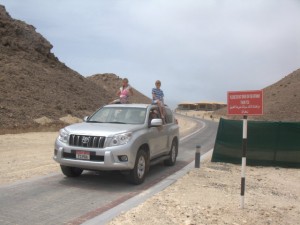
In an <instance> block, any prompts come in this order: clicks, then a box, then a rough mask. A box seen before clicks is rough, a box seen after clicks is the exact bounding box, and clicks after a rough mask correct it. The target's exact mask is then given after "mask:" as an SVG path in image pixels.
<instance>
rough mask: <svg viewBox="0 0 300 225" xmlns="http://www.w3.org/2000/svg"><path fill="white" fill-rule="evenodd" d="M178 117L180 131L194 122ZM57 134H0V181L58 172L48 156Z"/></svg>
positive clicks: (189, 129) (193, 126)
mask: <svg viewBox="0 0 300 225" xmlns="http://www.w3.org/2000/svg"><path fill="white" fill-rule="evenodd" d="M63 119H66V118H63ZM67 119H68V118H67ZM41 121H42V122H45V119H43V118H41ZM68 121H70V119H68ZM178 121H179V127H180V135H185V134H187V133H188V132H190V131H192V130H193V129H194V128H195V126H196V125H195V123H194V122H192V121H190V120H186V119H183V118H181V117H178ZM57 136H58V132H31V133H24V134H6V135H0V171H1V173H0V185H1V184H8V183H13V182H16V181H19V180H24V179H28V178H32V177H37V176H42V175H47V174H50V173H55V172H60V168H59V165H58V164H57V163H55V162H54V160H53V159H52V156H53V151H54V142H55V139H56V137H57Z"/></svg>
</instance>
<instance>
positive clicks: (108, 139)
mask: <svg viewBox="0 0 300 225" xmlns="http://www.w3.org/2000/svg"><path fill="white" fill-rule="evenodd" d="M178 142H179V127H178V124H177V120H176V119H175V118H174V116H173V113H172V111H171V110H170V109H169V108H168V107H165V118H164V119H161V116H160V114H159V110H158V109H157V106H156V105H146V104H124V105H122V104H116V105H107V106H104V107H103V108H100V109H99V110H98V111H96V112H95V113H94V114H93V115H91V116H89V117H85V119H84V122H82V123H78V124H73V125H70V126H67V127H65V128H63V129H61V130H60V133H59V136H58V138H57V139H56V142H55V149H54V157H53V159H54V160H55V161H56V162H58V163H59V164H60V167H61V170H62V172H63V174H64V175H66V176H68V177H77V176H80V175H81V173H82V171H83V170H96V171H99V170H119V171H126V172H128V173H127V175H128V178H129V180H130V181H131V182H132V183H134V184H141V183H143V182H144V179H145V175H146V173H147V171H148V170H149V166H150V165H152V164H155V163H158V162H161V161H164V164H165V165H168V166H173V165H174V164H175V162H176V157H177V154H178Z"/></svg>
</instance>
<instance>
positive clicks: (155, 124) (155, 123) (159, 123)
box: [150, 119, 163, 127]
mask: <svg viewBox="0 0 300 225" xmlns="http://www.w3.org/2000/svg"><path fill="white" fill-rule="evenodd" d="M162 125H163V121H162V119H152V120H151V124H150V127H160V126H162Z"/></svg>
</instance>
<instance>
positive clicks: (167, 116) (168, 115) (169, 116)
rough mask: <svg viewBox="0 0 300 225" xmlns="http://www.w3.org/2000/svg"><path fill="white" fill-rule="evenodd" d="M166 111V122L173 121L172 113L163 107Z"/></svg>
mask: <svg viewBox="0 0 300 225" xmlns="http://www.w3.org/2000/svg"><path fill="white" fill-rule="evenodd" d="M165 111H166V123H173V113H172V111H171V110H170V109H169V108H165Z"/></svg>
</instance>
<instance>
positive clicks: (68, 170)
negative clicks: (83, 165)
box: [60, 165, 83, 177]
mask: <svg viewBox="0 0 300 225" xmlns="http://www.w3.org/2000/svg"><path fill="white" fill-rule="evenodd" d="M60 168H61V171H62V173H63V174H64V175H65V176H67V177H79V176H80V175H81V174H82V172H83V169H80V168H76V167H70V166H63V165H60Z"/></svg>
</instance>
